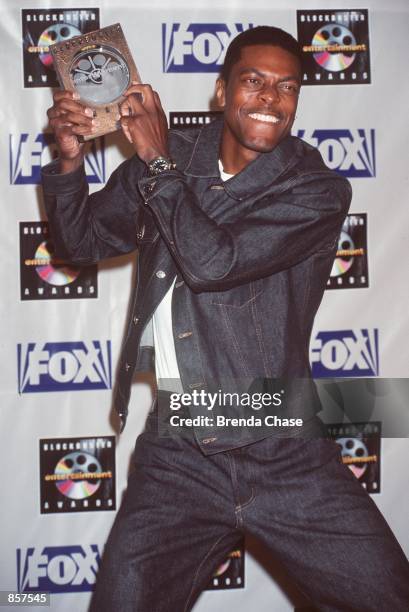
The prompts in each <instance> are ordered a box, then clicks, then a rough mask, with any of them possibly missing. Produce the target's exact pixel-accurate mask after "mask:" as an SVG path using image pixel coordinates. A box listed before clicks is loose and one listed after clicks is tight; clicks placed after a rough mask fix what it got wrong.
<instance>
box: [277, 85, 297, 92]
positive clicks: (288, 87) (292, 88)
mask: <svg viewBox="0 0 409 612" xmlns="http://www.w3.org/2000/svg"><path fill="white" fill-rule="evenodd" d="M281 89H284V91H288V92H289V93H298V87H297V85H291V83H282V84H281Z"/></svg>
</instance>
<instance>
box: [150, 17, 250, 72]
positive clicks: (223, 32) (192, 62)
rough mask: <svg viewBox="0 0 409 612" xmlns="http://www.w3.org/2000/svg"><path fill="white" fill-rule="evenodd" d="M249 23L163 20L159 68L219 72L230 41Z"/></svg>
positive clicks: (168, 70) (248, 26) (166, 70)
mask: <svg viewBox="0 0 409 612" xmlns="http://www.w3.org/2000/svg"><path fill="white" fill-rule="evenodd" d="M252 27H253V24H252V23H245V24H244V23H190V24H188V25H183V24H181V23H173V24H168V23H163V24H162V57H163V72H219V71H220V68H221V67H222V65H223V61H224V56H225V54H226V50H227V47H228V46H229V44H230V42H231V41H232V40H233V38H235V37H236V36H237V35H238V34H240V32H244V30H248V29H249V28H252Z"/></svg>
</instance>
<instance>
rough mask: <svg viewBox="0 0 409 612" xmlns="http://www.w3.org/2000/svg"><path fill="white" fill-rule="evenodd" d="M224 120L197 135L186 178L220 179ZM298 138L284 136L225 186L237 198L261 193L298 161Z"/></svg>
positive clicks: (210, 125) (218, 120) (206, 126)
mask: <svg viewBox="0 0 409 612" xmlns="http://www.w3.org/2000/svg"><path fill="white" fill-rule="evenodd" d="M222 130H223V119H222V118H221V119H216V120H214V121H213V122H212V123H210V124H207V125H205V126H204V127H203V128H202V129H201V130H200V132H199V136H198V138H197V140H196V143H195V145H194V148H193V151H192V155H191V158H190V160H189V162H188V164H187V166H186V168H185V170H184V173H185V174H187V175H188V176H194V177H203V178H205V177H207V178H220V173H219V167H218V159H219V149H220V140H221V136H222ZM296 142H297V139H296V138H294V137H292V136H287V137H286V138H285V139H284V140H282V141H281V142H280V143H279V144H278V145H277V146H276V147H275V148H274V149H273V150H272V151H271V152H269V153H262V154H261V155H259V156H258V157H257V158H256V159H255V160H254V161H252V162H251V163H250V164H249V165H248V166H246V167H245V168H244V169H243V170H242V171H241V172H239V173H238V174H236V175H235V176H233V177H232V178H231V179H229V180H228V181H226V182H225V183H224V186H225V189H226V191H227V192H228V193H229V194H230V195H231V196H232V197H235V198H237V199H242V198H244V197H246V196H248V195H250V194H254V193H256V192H258V191H262V190H263V189H265V188H266V187H268V186H269V185H271V184H272V183H274V182H275V181H276V180H277V179H278V177H279V176H281V175H282V174H283V173H284V172H286V171H287V170H288V169H289V168H290V167H291V166H294V165H295V164H296V163H297V162H298V161H299V152H298V151H297V147H296V144H295V143H296Z"/></svg>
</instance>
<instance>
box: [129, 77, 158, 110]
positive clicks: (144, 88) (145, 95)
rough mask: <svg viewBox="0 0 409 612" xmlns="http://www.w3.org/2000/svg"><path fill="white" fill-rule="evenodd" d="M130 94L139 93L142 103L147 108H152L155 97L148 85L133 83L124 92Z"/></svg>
mask: <svg viewBox="0 0 409 612" xmlns="http://www.w3.org/2000/svg"><path fill="white" fill-rule="evenodd" d="M131 94H139V95H140V96H142V101H141V102H142V105H143V106H144V108H146V109H147V110H152V109H153V108H154V106H155V98H154V95H153V89H152V87H151V86H150V85H145V84H141V83H133V84H132V85H131V86H130V87H129V88H128V89H127V90H126V92H125V95H126V96H129V95H131Z"/></svg>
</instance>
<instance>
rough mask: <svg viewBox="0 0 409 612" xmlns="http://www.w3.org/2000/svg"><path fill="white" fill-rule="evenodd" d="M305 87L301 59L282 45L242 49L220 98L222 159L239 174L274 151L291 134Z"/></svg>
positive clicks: (219, 83)
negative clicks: (303, 86)
mask: <svg viewBox="0 0 409 612" xmlns="http://www.w3.org/2000/svg"><path fill="white" fill-rule="evenodd" d="M300 84H301V68H300V64H299V61H298V58H297V57H296V56H295V55H293V54H292V53H289V52H288V51H285V50H284V49H282V48H281V47H276V46H272V45H251V46H247V47H243V48H242V50H241V55H240V59H239V61H238V62H236V63H235V64H234V65H233V67H232V69H231V72H230V76H229V78H228V81H227V83H225V81H224V80H223V79H218V81H217V88H216V96H217V99H218V102H219V104H220V106H221V107H222V108H223V109H224V128H223V135H222V142H221V152H220V154H221V160H222V164H223V168H224V170H225V172H230V173H232V174H233V173H236V172H239V171H240V170H242V169H243V168H244V167H245V166H246V165H247V164H248V163H250V162H251V161H252V160H253V159H255V158H256V157H257V156H258V155H260V153H267V152H269V151H272V150H273V149H274V147H276V146H277V145H278V143H279V142H281V140H283V138H285V137H286V136H287V134H289V132H290V130H291V126H292V124H293V122H294V119H295V112H296V110H297V102H298V94H299V91H300Z"/></svg>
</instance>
